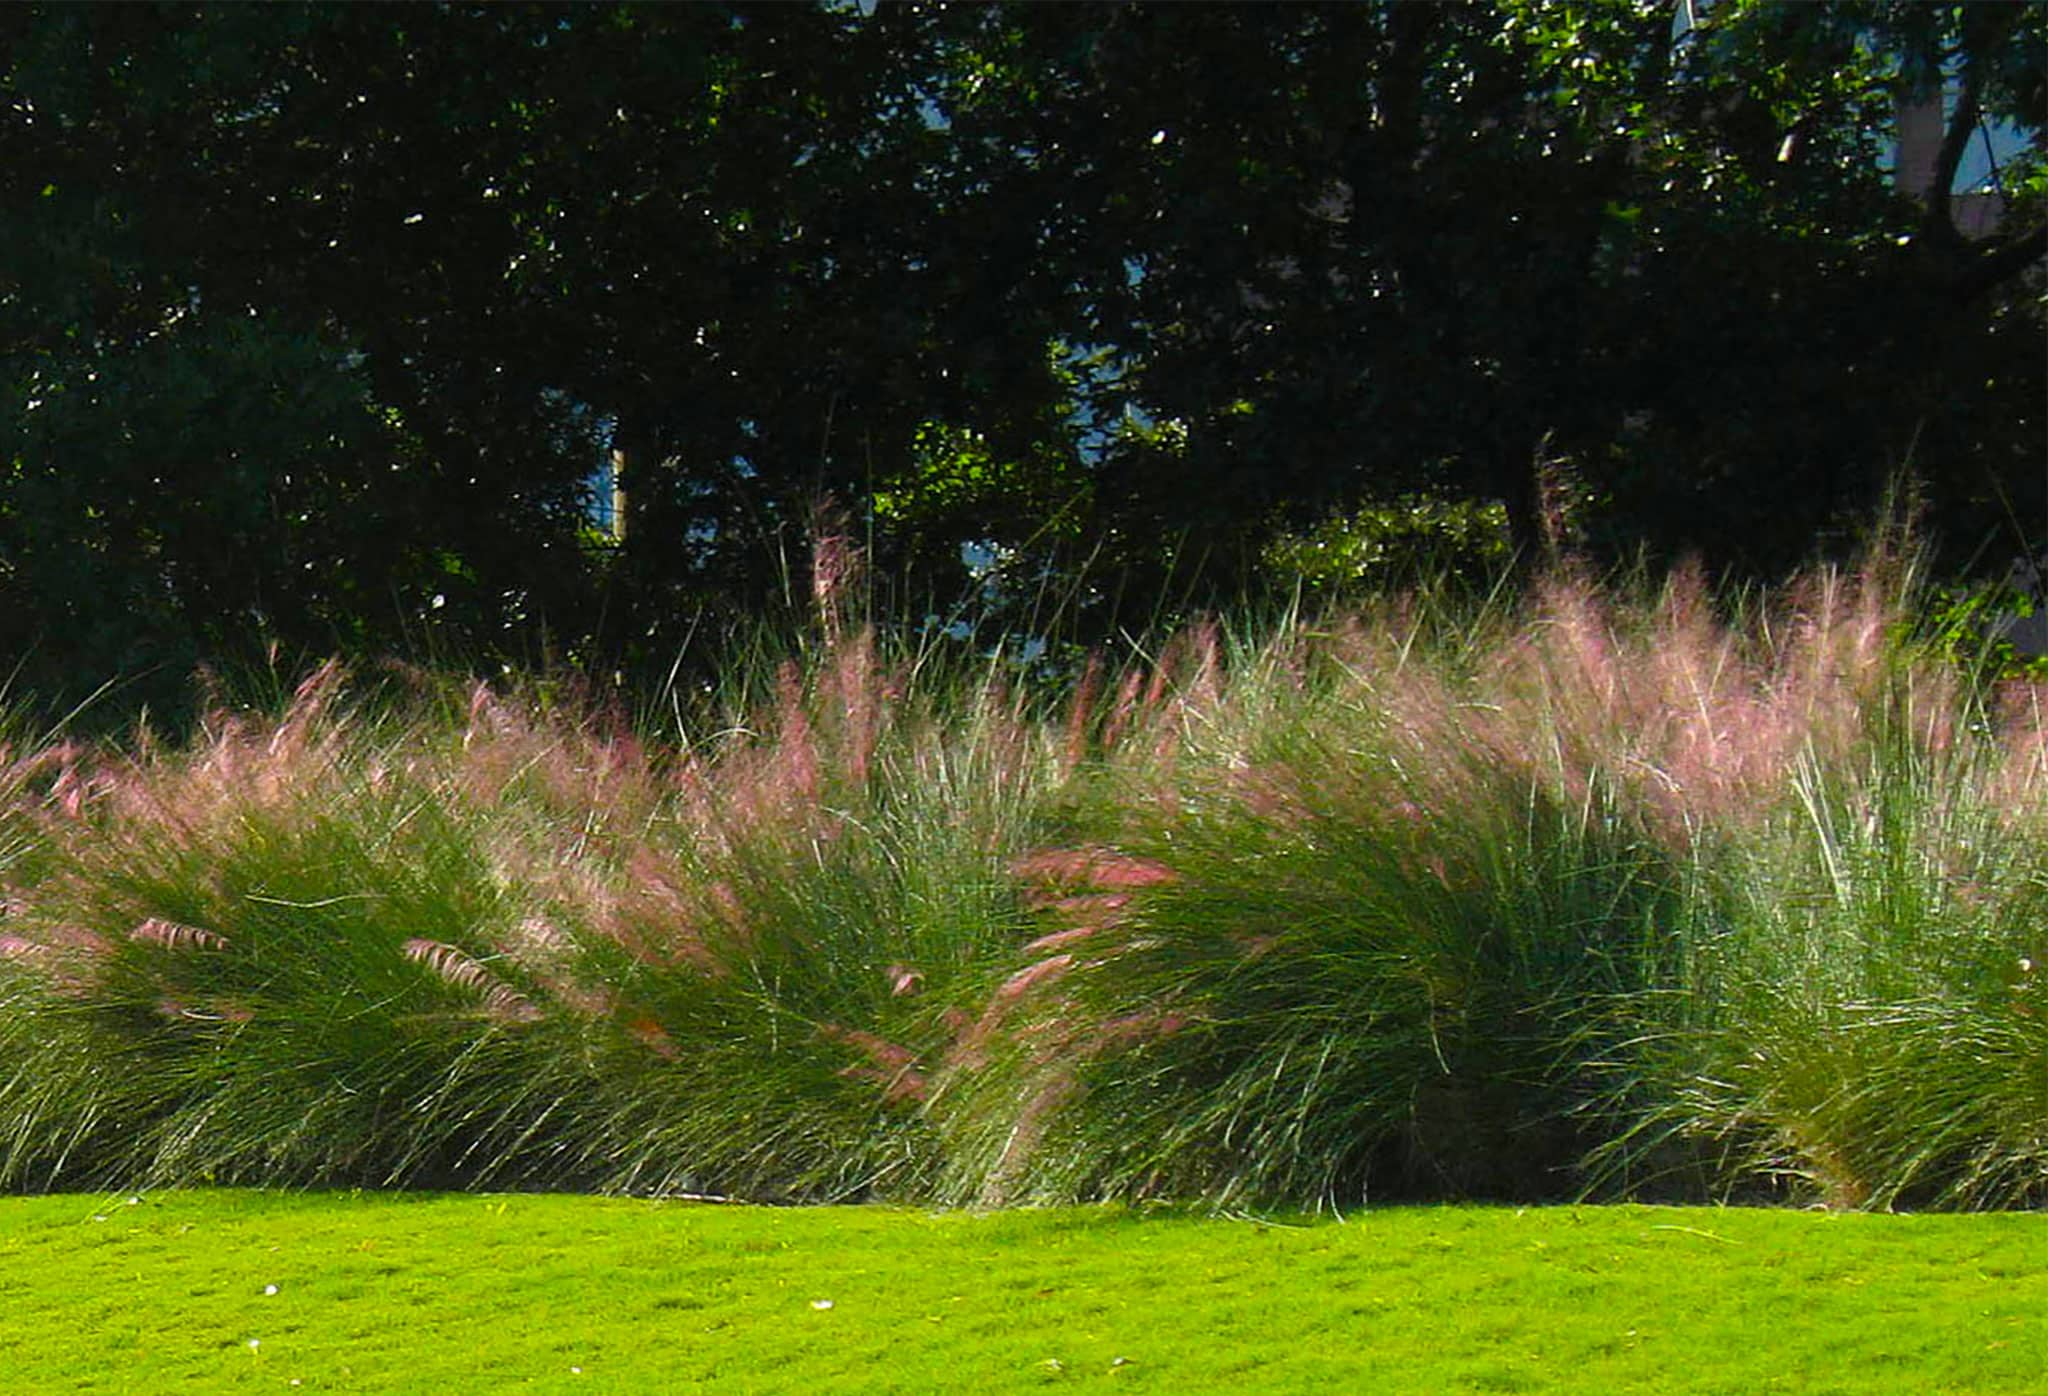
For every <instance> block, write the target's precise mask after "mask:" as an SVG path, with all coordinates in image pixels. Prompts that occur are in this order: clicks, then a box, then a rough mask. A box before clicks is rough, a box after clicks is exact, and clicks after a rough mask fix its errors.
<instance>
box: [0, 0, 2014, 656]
mask: <svg viewBox="0 0 2048 1396" xmlns="http://www.w3.org/2000/svg"><path fill="white" fill-rule="evenodd" d="M1681 15H1684V16H1689V17H1691V19H1692V20H1694V21H1696V23H1695V24H1694V25H1693V26H1692V27H1688V26H1687V24H1686V23H1685V22H1682V20H1681ZM2044 69H2048V61H2044V20H2043V11H2042V10H2041V9H2040V8H2039V7H2036V6H2024V5H2008V4H1996V3H1987V4H1977V5H1960V6H1958V5H1932V4H1923V3H1904V2H1903V0H1893V2H1891V3H1875V2H1872V3H1840V2H1839V0H1828V2H1827V3H1814V4H1798V5H1793V4H1781V3H1763V2H1762V0H1719V3H1716V4H1712V5H1704V4H1701V3H1699V0H1694V3H1692V4H1691V5H1688V6H1681V7H1674V6H1673V5H1672V4H1670V3H1653V2H1652V0H1583V3H1573V4H1564V3H1542V2H1539V0H1491V3H1483V4H1473V5H1435V4H1373V3H1361V4H1330V5H1285V4H1261V5H1203V6H1193V5H1165V4H1158V5H1154V4H1086V5H1029V4H994V5H971V6H969V5H939V4H898V3H888V2H887V0H884V3H880V4H877V5H872V6H870V5H851V4H802V5H797V4H790V5H783V4H761V5H748V4H735V5H722V4H691V5H631V4H593V5H576V6H552V5H495V4H494V5H456V4H437V5H377V6H368V5H346V6H344V5H318V6H284V5H274V6H273V5H266V6H239V5H237V6H228V5H191V4H181V5H119V6H75V5H37V4H23V5H15V6H10V7H7V8H6V9H5V10H0V94H4V101H5V107H4V111H0V141H4V148H5V150H6V153H7V158H6V159H5V160H4V161H0V399H4V405H0V431H4V437H0V587H4V589H5V596H6V600H7V602H8V604H7V605H6V606H5V608H4V610H0V654H4V655H6V656H8V659H9V662H10V663H11V664H18V665H19V671H18V672H19V675H20V677H19V678H18V679H17V683H19V684H21V685H25V686H29V687H34V688H37V689H38V690H40V691H43V692H46V693H55V692H61V691H64V690H66V689H68V688H75V687H77V686H79V685H84V686H90V685H91V684H92V683H96V682H98V681H99V680H101V679H104V678H107V677H110V676H114V675H134V674H138V673H154V674H157V675H159V676H161V677H162V679H163V682H164V683H166V684H169V685H172V686H175V685H178V684H181V683H182V682H183V680H184V677H185V675H186V674H187V673H188V672H189V670H190V668H191V666H192V665H193V664H195V663H197V662H200V661H202V660H221V659H233V658H235V657H238V656H239V657H246V656H248V655H250V654H254V653H258V652H260V650H261V647H262V646H263V645H265V644H267V643H271V642H278V643H282V644H284V645H286V646H288V647H291V648H293V649H297V650H302V651H310V652H325V651H330V650H334V649H341V650H344V651H347V652H355V653H375V652H379V651H384V650H392V649H399V650H406V651H417V650H418V649H420V648H421V647H422V646H423V645H424V646H437V645H445V646H446V647H447V649H448V651H449V652H451V653H454V654H459V655H460V656H462V657H463V658H465V659H466V660H469V661H472V662H477V663H495V662H497V661H498V660H499V659H501V658H506V659H514V660H537V659H540V658H543V657H558V658H559V657H566V658H571V659H576V660H579V661H583V662H588V663H591V664H593V665H602V666H604V667H605V668H606V669H610V668H612V667H614V666H619V665H628V666H630V665H634V664H643V663H644V664H651V665H654V666H656V667H664V666H666V664H667V663H668V662H669V660H671V659H672V658H673V656H674V653H675V648H676V646H677V645H679V644H680V643H681V642H682V639H683V637H684V636H685V635H686V634H688V633H690V632H691V630H692V627H693V626H699V625H700V623H701V621H702V619H703V618H704V617H705V616H707V615H710V616H714V617H716V616H739V615H745V614H748V613H751V612H757V611H759V610H760V609H761V608H763V607H766V606H768V605H770V604H772V603H773V602H774V600H775V598H776V597H777V596H778V595H780V594H781V593H782V592H783V590H784V588H785V586H786V576H785V573H784V570H783V569H784V561H783V560H784V559H786V558H788V557H791V556H793V555H794V553H793V550H792V548H791V547H790V546H789V545H791V544H792V543H793V542H794V541H795V535H796V533H797V532H798V531H799V530H800V528H801V525H802V521H803V520H804V518H805V517H806V516H807V512H808V511H809V510H810V508H811V507H812V506H813V505H814V503H815V502H816V501H817V500H819V499H820V498H823V497H827V496H829V497H831V498H834V499H836V500H837V501H839V503H840V504H841V505H842V506H843V507H844V508H845V510H846V511H847V512H848V515H849V517H850V518H851V519H852V520H853V521H854V522H855V524H856V525H857V526H858V527H859V528H860V529H861V530H862V532H863V536H864V537H865V538H866V539H867V541H868V542H869V543H870V545H871V549H872V553H873V561H874V565H875V568H876V571H877V572H878V573H879V574H881V575H883V576H887V577H892V578H896V579H898V581H899V582H900V583H901V596H902V597H903V598H904V599H903V600H901V601H900V602H899V603H898V604H899V609H900V611H901V614H902V616H903V617H905V618H908V619H911V620H915V619H916V618H917V617H918V616H920V615H922V614H923V613H924V610H925V609H926V598H928V597H938V598H946V597H950V596H952V595H955V594H958V593H959V592H960V591H961V589H962V588H963V587H964V586H965V585H966V582H967V578H966V576H965V573H964V570H963V566H964V565H963V563H962V560H961V556H962V554H961V545H962V544H963V543H975V544H977V545H980V550H981V551H980V555H981V556H984V557H988V556H993V557H995V558H998V559H1000V560H1001V561H1002V562H1003V563H1004V565H1006V566H1007V567H1008V568H1010V569H1011V573H1012V581H1011V585H1012V586H1013V587H1014V586H1020V585H1021V586H1029V585H1031V584H1032V583H1031V579H1033V578H1037V577H1042V576H1044V575H1046V570H1047V569H1051V572H1052V573H1053V574H1055V575H1061V574H1067V575H1070V574H1071V570H1072V569H1073V568H1075V567H1076V566H1078V565H1079V560H1080V559H1083V558H1093V559H1094V565H1095V566H1096V567H1098V568H1102V569H1106V570H1108V571H1111V572H1115V573H1119V574H1121V575H1122V576H1124V577H1125V578H1126V579H1127V581H1128V585H1127V586H1125V587H1124V588H1123V589H1122V590H1114V589H1106V590H1105V591H1104V592H1103V595H1104V597H1105V598H1108V599H1105V600H1104V601H1102V603H1101V604H1100V605H1099V606H1098V607H1097V608H1096V610H1095V611H1094V612H1092V613H1091V615H1090V617H1089V622H1088V623H1090V624H1093V625H1096V626H1098V627H1102V628H1107V627H1110V626H1113V625H1115V624H1118V623H1120V622H1123V621H1126V620H1128V619H1130V617H1131V615H1133V614H1135V615H1136V616H1137V617H1139V618H1141V619H1142V618H1143V617H1144V616H1145V615H1147V614H1150V613H1151V610H1152V608H1153V607H1155V606H1157V605H1158V604H1159V598H1160V593H1161V590H1162V588H1163V587H1165V585H1166V582H1165V580H1164V579H1165V578H1166V576H1167V574H1168V571H1169V566H1171V568H1172V569H1173V574H1174V577H1175V583H1174V584H1175V585H1176V586H1178V587H1180V588H1181V591H1180V592H1179V593H1177V594H1180V595H1183V596H1187V597H1189V598H1192V599H1195V600H1198V601H1200V602H1203V603H1207V602H1211V601H1221V600H1225V599H1228V598H1229V597H1231V596H1233V595H1239V594H1242V593H1243V592H1244V591H1245V590H1246V589H1248V588H1249V589H1254V590H1255V589H1257V588H1258V587H1259V586H1261V585H1266V584H1270V583H1271V582H1272V581H1273V580H1274V578H1273V576H1272V570H1271V566H1270V563H1271V559H1272V556H1273V553H1272V545H1273V541H1274V539H1275V538H1276V537H1278V536H1281V535H1284V534H1287V533H1289V532H1293V533H1296V534H1299V533H1300V532H1301V531H1303V530H1313V529H1315V528H1317V527H1319V526H1325V525H1328V524H1329V523H1330V521H1331V520H1333V519H1338V520H1341V519H1342V518H1344V517H1347V516H1349V515H1350V514H1352V513H1353V512H1354V511H1357V510H1359V509H1360V508H1362V507H1370V506H1374V505H1387V504H1392V503H1397V502H1401V503H1412V502H1413V501H1417V500H1432V501H1438V502H1440V503H1447V504H1456V503H1458V502H1460V501H1463V502H1469V503H1473V504H1478V505H1487V504H1491V505H1493V506H1495V507H1497V508H1499V509H1500V510H1501V511H1503V513H1502V515H1501V516H1502V517H1504V519H1505V520H1506V527H1507V529H1508V530H1509V531H1510V533H1511V535H1512V537H1513V539H1514V541H1515V542H1517V543H1520V544H1524V545H1529V544H1532V543H1533V541H1534V540H1535V539H1536V537H1537V536H1538V534H1539V533H1540V531H1541V527H1542V523H1543V520H1544V518H1545V514H1546V510H1549V511H1551V512H1553V513H1554V512H1556V510H1557V509H1559V508H1564V507H1568V511H1569V513H1570V515H1571V518H1570V520H1569V522H1570V523H1571V524H1572V525H1573V526H1574V527H1575V528H1576V529H1577V530H1578V531H1579V533H1580V535H1581V537H1582V538H1583V540H1584V543H1585V545H1586V546H1587V547H1589V548H1591V549H1592V550H1593V551H1594V552H1595V554H1596V555H1597V556H1601V557H1606V558H1624V557H1628V556H1631V555H1633V554H1635V553H1636V552H1638V551H1639V550H1647V551H1648V552H1649V553H1650V554H1651V555H1653V556H1664V557H1669V556H1675V555H1678V554H1681V553H1686V552H1695V553H1698V554H1700V555H1702V556H1704V557H1705V558H1706V559H1707V560H1708V561H1709V562H1710V563H1711V564H1713V565H1715V566H1717V567H1732V568H1737V569H1741V570H1744V571H1747V572H1750V573H1753V574H1758V575H1769V574H1771V573H1772V572H1774V571H1776V570H1778V569H1782V568H1783V567H1785V566H1788V565H1790V564H1792V563H1794V562H1796V561H1799V560H1801V559H1802V558H1803V557H1805V556H1806V555H1807V554H1808V553H1810V552H1811V551H1812V550H1813V549H1814V548H1816V547H1825V546H1828V545H1829V544H1830V540H1836V541H1839V540H1840V539H1841V538H1843V537H1845V536H1846V534H1845V530H1846V529H1847V528H1848V527H1849V526H1850V524H1851V523H1852V521H1854V520H1855V519H1857V518H1859V517H1861V516H1863V515H1864V514H1866V513H1867V511H1868V510H1869V509H1870V508H1871V506H1872V505H1873V503H1874V502H1875V500H1876V499H1877V497H1878V495H1879V493H1880V491H1881V490H1882V488H1883V486H1884V483H1885V481H1886V480H1887V478H1888V477H1889V476H1890V475H1892V474H1893V473H1894V472H1896V471H1897V470H1898V469H1899V468H1900V467H1901V466H1911V467H1912V468H1913V469H1915V470H1916V471H1917V472H1918V473H1919V474H1920V476H1921V478H1922V480H1923V482H1924V489H1925V498H1926V504H1927V509H1928V517H1929V521H1930V525H1931V527H1932V529H1933V531H1934V534H1935V536H1936V537H1937V538H1938V539H1939V540H1941V541H1943V542H1944V543H1945V544H1946V545H1947V546H1949V547H1950V548H1952V549H1953V550H1954V551H1955V553H1956V555H1957V556H1958V557H1967V556H1969V555H1971V554H1972V553H1974V552H1976V551H1978V550H1979V549H1980V548H1982V546H1983V545H1984V544H1985V543H1986V541H1987V540H1992V541H1995V542H1996V545H1997V548H1998V550H1999V552H2000V553H2001V555H2009V554H2010V552H2011V551H2012V549H2013V548H2014V547H2016V546H2017V545H2018V544H2019V542H2020V541H2021V539H2020V533H2021V532H2023V531H2024V530H2025V529H2026V528H2028V527H2034V528H2039V527H2040V526H2041V521H2042V520H2043V519H2044V517H2048V499H2044V498H2043V486H2044V478H2043V467H2042V448H2043V443H2044V439H2048V433H2044V427H2043V423H2042V410H2043V403H2044V400H2048V393H2044V383H2043V366H2044V365H2043V358H2044V356H2043V352H2042V282H2041V274H2040V264H2041V256H2042V250H2043V205H2044V189H2048V180H2044V173H2043V172H2044V160H2043V148H2042V138H2041V116H2042V114H2043V112H2044V109H2048V96H2044ZM1944 86H1946V87H1947V88H1948V89H1949V100H1948V103H1947V106H1946V108H1945V109H1944V111H1945V116H1944V118H1943V119H1944V121H1945V125H1944V126H1943V130H1942V133H1941V134H1942V137H1943V139H1942V140H1941V141H1940V142H1939V145H1938V149H1937V151H1936V155H1935V159H1934V164H1933V168H1932V171H1931V173H1929V174H1928V175H1927V177H1926V179H1925V181H1924V183H1923V185H1922V187H1919V188H1903V187H1901V186H1902V184H1904V183H1907V182H1908V181H1904V180H1901V179H1895V178H1893V177H1892V176H1891V175H1890V174H1889V173H1888V172H1887V169H1886V164H1887V162H1888V159H1889V151H1890V146H1891V135H1890V130H1891V125H1892V120H1893V115H1894V112H1895V110H1896V109H1897V106H1898V104H1899V103H1900V101H1901V100H1907V101H1910V100H1912V99H1914V98H1916V97H1918V98H1922V99H1926V98H1929V97H1933V98H1934V99H1935V100H1939V93H1940V92H1941V90H1942V89H1943V87H1944ZM1989 121H2005V122H2009V123H2017V124H2018V125H2019V126H2020V127H2021V129H2022V130H2023V131H2024V133H2025V135H2026V137H2027V144H2026V148H2025V149H2024V150H2023V151H2021V153H2020V154H2019V155H2018V156H2017V157H2016V158H2014V159H2011V160H2010V161H2008V162H2007V163H2006V164H2005V166H2004V167H2003V168H2002V169H2001V170H2000V171H1999V175H2000V181H2001V185H2002V188H2003V190H2004V192H2005V194H2006V195H2007V201H2006V202H2007V207H2006V208H2005V209H2004V217H2003V221H2002V222H2001V223H2000V224H1999V227H1998V230H1997V231H1996V232H1995V233H1994V234H1992V235H1990V236H1988V237H1985V236H1978V237H1971V236H1966V235H1965V232H1964V231H1963V229H1962V228H1961V226H1960V225H1959V218H1958V212H1959V205H1958V203H1957V201H1956V200H1954V199H1952V198H1951V197H1950V190H1951V188H1952V187H1953V185H1954V183H1955V175H1956V170H1957V168H1958V165H1959V163H1960V161H1961V158H1962V156H1963V154H1964V153H1965V152H1966V150H1967V149H1968V148H1969V146H1970V143H1971V142H1972V141H1975V140H1979V139H1980V138H1981V136H1982V130H1981V126H1982V124H1983V123H1985V122H1989ZM606 446H611V447H615V448H617V449H618V450H619V451H620V452H621V453H622V458H623V460H624V463H625V466H624V476H623V484H624V486H625V498H626V500H627V505H628V519H627V526H626V529H625V532H624V537H623V540H622V541H617V540H609V539H605V538H603V537H601V536H600V535H598V534H597V533H596V532H595V530H593V528H592V526H591V515H590V476H591V472H592V470H593V468H594V466H595V465H596V463H597V462H598V460H599V459H600V453H601V451H602V450H603V449H604V448H605V447H606ZM2001 530H2003V532H2001ZM1262 568H1263V569H1264V570H1262ZM1281 580H1282V581H1284V580H1285V579H1284V578H1282V579H1281Z"/></svg>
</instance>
